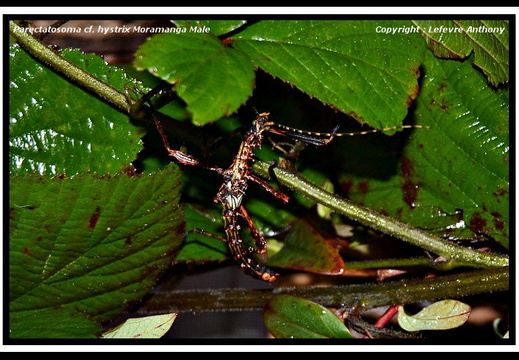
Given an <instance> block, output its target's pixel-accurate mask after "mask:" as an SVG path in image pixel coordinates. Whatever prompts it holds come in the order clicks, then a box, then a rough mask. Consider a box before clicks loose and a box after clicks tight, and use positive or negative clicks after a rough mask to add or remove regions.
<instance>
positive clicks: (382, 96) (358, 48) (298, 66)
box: [232, 20, 426, 128]
mask: <svg viewBox="0 0 519 360" xmlns="http://www.w3.org/2000/svg"><path fill="white" fill-rule="evenodd" d="M411 25H412V23H411V22H407V21H328V20H326V21H308V20H303V21H275V20H274V21H258V22H257V23H253V24H251V25H249V26H247V27H246V28H245V30H243V31H239V32H238V33H237V34H236V35H234V36H233V37H232V40H233V42H232V45H233V47H234V48H236V49H240V50H242V51H243V52H244V53H246V54H247V55H248V56H249V57H251V58H252V59H253V61H254V63H255V65H256V66H258V67H260V68H261V69H263V70H265V71H267V72H268V73H270V74H271V75H273V76H275V77H279V78H281V79H282V80H284V81H288V82H289V83H290V84H292V85H294V86H296V87H297V88H299V89H300V90H302V91H304V92H305V93H307V94H308V95H310V96H311V97H315V98H317V99H319V100H320V101H322V102H323V103H325V104H329V105H332V106H333V107H334V108H337V109H339V110H340V111H342V112H344V113H346V114H348V115H350V116H352V117H354V118H355V119H357V120H358V121H359V122H361V123H368V124H369V125H371V126H373V127H375V128H384V127H390V126H398V125H401V123H402V120H403V119H404V117H405V116H406V114H407V111H408V107H409V106H410V105H411V103H412V100H413V99H414V98H415V97H416V96H417V95H418V84H417V79H418V76H419V70H418V69H419V66H420V64H421V61H422V58H423V54H424V51H425V49H426V48H425V42H424V40H423V39H422V38H421V37H420V34H384V33H381V32H379V31H377V29H379V28H380V27H398V26H400V27H401V26H411Z"/></svg>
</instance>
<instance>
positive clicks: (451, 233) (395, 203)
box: [343, 55, 510, 247]
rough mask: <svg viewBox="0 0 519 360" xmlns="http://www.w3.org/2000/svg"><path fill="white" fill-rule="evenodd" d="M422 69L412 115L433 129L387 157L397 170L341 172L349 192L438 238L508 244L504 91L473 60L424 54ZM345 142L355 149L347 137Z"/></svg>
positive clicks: (418, 131) (365, 159)
mask: <svg viewBox="0 0 519 360" xmlns="http://www.w3.org/2000/svg"><path fill="white" fill-rule="evenodd" d="M423 67H424V73H425V74H426V75H425V77H424V79H423V82H422V86H421V91H420V96H419V97H418V98H417V99H416V109H415V112H414V113H413V116H414V120H415V123H416V124H420V125H427V126H429V127H430V128H429V129H416V130H414V131H413V132H412V134H411V136H410V138H409V139H408V142H407V144H406V147H405V148H404V152H403V157H402V158H401V159H400V162H399V163H397V162H396V160H391V161H390V160H386V161H385V164H393V166H395V167H396V168H397V172H398V175H396V176H394V175H393V176H391V177H390V178H385V177H384V176H383V175H380V176H378V177H377V178H370V179H366V178H363V177H358V178H355V177H349V176H348V177H346V176H345V177H344V178H343V183H345V182H348V183H349V188H350V191H349V193H348V194H349V196H350V197H351V198H352V199H353V200H354V201H357V202H362V203H364V204H365V205H367V206H368V207H370V208H373V209H376V210H378V211H382V212H384V213H387V214H390V215H392V216H397V217H399V218H400V219H402V220H403V221H406V222H409V223H411V224H413V225H415V226H418V227H422V228H426V229H429V230H430V231H435V232H436V233H437V234H438V235H441V236H446V237H452V238H455V239H460V238H461V239H464V238H474V237H478V236H479V237H485V238H491V239H494V240H496V241H498V242H499V243H500V244H501V245H503V246H505V247H508V245H509V225H508V223H509V219H508V216H509V215H508V206H509V199H508V198H509V195H508V192H509V180H508V178H509V157H510V155H509V131H508V127H509V123H508V117H509V110H508V90H493V89H491V88H489V87H488V85H487V83H486V81H485V79H484V78H483V76H482V75H481V74H480V73H478V72H477V71H475V70H474V68H473V67H472V63H471V61H470V59H469V60H468V61H464V62H458V61H451V60H441V59H436V58H435V57H434V56H433V55H428V56H426V59H425V61H424V64H423ZM373 146H374V148H376V147H377V145H375V144H374V145H373ZM348 147H349V148H350V149H351V151H352V152H353V151H357V152H359V149H358V148H355V147H353V146H352V143H351V142H349V143H348ZM379 151H382V150H381V148H380V147H379ZM392 151H395V153H396V150H392ZM385 153H386V154H388V153H391V151H388V150H386V151H385ZM369 154H372V155H369ZM376 155H377V154H376V153H374V151H373V149H371V150H369V149H366V152H365V153H364V154H363V156H362V158H361V159H359V160H358V161H359V163H360V162H362V164H360V166H370V165H369V164H371V160H370V158H369V157H368V156H375V157H376ZM380 156H387V155H385V154H382V155H380ZM354 162H355V160H352V161H351V162H349V163H348V170H350V169H352V168H353V169H355V168H356V164H355V163H354ZM378 170H380V167H378ZM385 176H386V177H387V176H388V175H387V174H386V175H385ZM361 185H362V186H361Z"/></svg>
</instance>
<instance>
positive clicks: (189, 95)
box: [135, 28, 254, 124]
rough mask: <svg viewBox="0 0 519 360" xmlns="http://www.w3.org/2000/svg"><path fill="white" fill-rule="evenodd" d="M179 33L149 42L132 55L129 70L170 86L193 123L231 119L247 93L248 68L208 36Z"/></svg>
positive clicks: (237, 53) (251, 72)
mask: <svg viewBox="0 0 519 360" xmlns="http://www.w3.org/2000/svg"><path fill="white" fill-rule="evenodd" d="M185 29H187V30H186V32H185V33H180V34H176V33H169V34H160V35H156V36H153V37H152V38H150V40H149V41H147V42H146V43H144V44H143V45H141V47H140V48H139V50H138V51H137V54H136V58H135V66H136V67H137V68H138V69H140V70H148V71H150V72H151V73H152V74H154V75H156V76H158V77H160V78H161V79H163V80H165V81H167V82H170V83H172V84H174V85H175V88H176V90H177V93H178V95H179V96H180V98H182V99H183V100H184V101H185V102H186V103H187V110H188V111H189V112H190V113H191V114H192V116H193V121H194V122H195V123H198V124H205V123H208V122H211V121H214V120H216V119H219V118H221V117H223V116H229V115H231V114H232V113H234V112H235V111H236V110H237V109H238V108H239V107H240V106H241V105H242V104H243V103H244V102H245V101H246V100H247V98H248V97H249V96H250V95H251V93H252V89H253V84H254V67H253V64H252V63H251V61H250V59H249V58H248V57H247V56H246V55H245V54H243V53H242V52H241V51H237V50H236V49H233V48H229V47H225V46H224V45H223V44H222V43H221V42H220V40H219V39H218V38H216V37H214V36H213V35H212V34H205V33H204V34H199V33H196V32H191V31H189V30H188V28H185Z"/></svg>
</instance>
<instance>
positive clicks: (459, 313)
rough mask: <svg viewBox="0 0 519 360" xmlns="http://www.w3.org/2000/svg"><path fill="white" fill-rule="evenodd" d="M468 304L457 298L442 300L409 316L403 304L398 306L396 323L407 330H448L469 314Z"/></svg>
mask: <svg viewBox="0 0 519 360" xmlns="http://www.w3.org/2000/svg"><path fill="white" fill-rule="evenodd" d="M470 310H471V309H470V306H468V305H467V304H464V303H462V302H460V301H457V300H442V301H438V302H435V303H433V304H431V305H429V306H427V307H426V308H424V309H422V310H421V311H420V312H418V313H417V314H415V315H413V316H410V315H407V314H406V313H405V311H404V307H403V306H399V308H398V324H399V325H400V326H401V327H402V329H404V330H407V331H420V330H448V329H453V328H456V327H459V326H461V325H463V324H464V323H465V322H466V321H467V319H468V318H469V315H470Z"/></svg>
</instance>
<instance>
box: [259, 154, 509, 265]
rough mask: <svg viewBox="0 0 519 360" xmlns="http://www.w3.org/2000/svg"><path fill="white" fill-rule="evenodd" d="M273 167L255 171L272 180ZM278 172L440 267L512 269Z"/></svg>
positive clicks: (502, 259)
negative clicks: (433, 259) (420, 251)
mask: <svg viewBox="0 0 519 360" xmlns="http://www.w3.org/2000/svg"><path fill="white" fill-rule="evenodd" d="M269 167H270V164H268V163H265V162H261V161H258V162H256V163H255V164H254V167H253V170H254V171H255V172H257V173H258V174H260V175H262V176H265V177H269ZM274 173H275V175H276V177H277V179H278V180H279V182H280V183H281V184H283V185H285V186H288V187H290V188H292V189H294V190H296V191H297V192H298V193H300V194H302V195H304V196H305V197H307V198H309V199H311V200H313V201H316V202H318V203H320V204H322V205H325V206H327V207H329V208H330V209H333V210H335V211H337V212H339V213H341V214H343V215H345V216H346V217H348V218H350V219H352V220H355V221H357V222H359V223H361V224H363V225H366V226H368V227H370V228H372V229H374V230H377V231H380V232H382V233H384V234H387V235H390V236H393V237H396V238H398V239H401V240H404V241H406V242H409V243H411V244H413V245H416V246H419V247H422V248H423V249H425V250H428V251H431V252H433V253H435V254H437V255H439V256H440V257H441V261H438V262H437V265H438V266H441V267H442V268H445V269H448V268H453V267H457V266H471V267H482V268H492V267H502V266H508V264H509V259H508V257H507V256H505V255H499V254H492V253H484V252H480V251H477V250H472V249H469V248H466V247H462V246H459V245H456V244H454V243H452V242H450V241H447V240H445V239H442V238H439V237H437V236H434V235H431V234H428V233H426V232H425V231H423V230H420V229H417V228H415V227H412V226H410V225H408V224H406V223H403V222H400V221H398V220H396V219H393V218H390V217H388V216H385V215H383V214H380V213H378V212H376V211H373V210H370V209H367V208H365V207H363V206H361V205H358V204H355V203H353V202H351V201H348V200H346V199H344V198H342V197H340V196H338V195H335V194H332V193H330V192H328V191H326V190H324V189H322V188H321V187H319V186H317V185H315V184H312V183H311V182H309V181H308V180H306V179H305V178H303V177H301V176H300V174H299V173H297V172H295V171H294V170H289V169H282V168H275V169H274Z"/></svg>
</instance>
